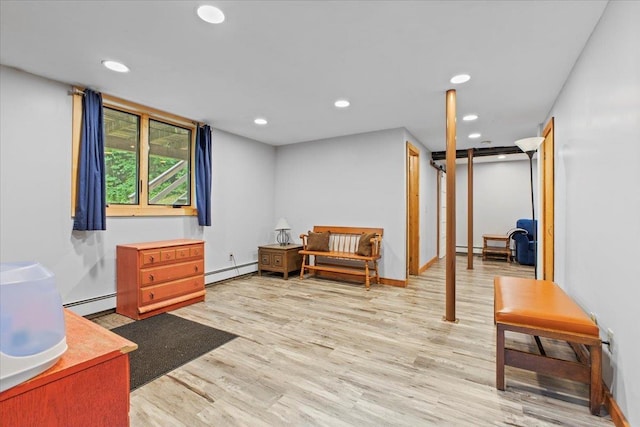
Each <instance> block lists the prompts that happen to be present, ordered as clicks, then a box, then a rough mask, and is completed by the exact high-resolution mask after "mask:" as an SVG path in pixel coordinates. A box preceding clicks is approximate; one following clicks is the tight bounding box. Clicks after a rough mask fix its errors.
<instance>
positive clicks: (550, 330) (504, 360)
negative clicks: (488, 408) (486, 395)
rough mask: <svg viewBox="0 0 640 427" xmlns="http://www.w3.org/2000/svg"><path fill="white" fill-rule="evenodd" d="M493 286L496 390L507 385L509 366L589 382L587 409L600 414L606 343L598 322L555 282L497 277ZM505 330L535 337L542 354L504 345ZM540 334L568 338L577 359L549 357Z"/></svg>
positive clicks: (561, 338)
mask: <svg viewBox="0 0 640 427" xmlns="http://www.w3.org/2000/svg"><path fill="white" fill-rule="evenodd" d="M493 284H494V319H495V323H496V326H497V340H496V388H497V389H498V390H504V389H505V378H504V367H505V365H506V366H513V367H516V368H521V369H526V370H529V371H534V372H538V373H541V374H545V375H549V376H553V377H560V378H566V379H570V380H574V381H579V382H582V383H586V384H589V385H590V396H589V409H590V410H591V413H592V414H595V415H597V414H599V413H600V407H601V406H602V403H603V392H602V343H601V341H600V333H599V330H598V326H597V325H596V324H595V323H594V322H593V321H592V320H591V319H590V318H589V317H588V316H587V315H586V313H585V312H584V311H583V310H582V309H581V308H580V307H579V306H578V305H577V304H576V303H575V302H574V301H573V300H572V299H571V298H570V297H569V296H568V295H567V294H566V293H565V292H564V291H563V290H562V289H561V288H560V287H559V286H558V285H557V284H555V283H553V282H551V281H548V280H535V279H523V278H518V277H504V276H498V277H496V278H495V279H494V282H493ZM506 331H513V332H519V333H522V334H528V335H532V336H534V337H536V341H537V342H538V344H539V348H540V350H541V354H534V353H528V352H525V351H520V350H514V349H510V348H506V347H505V339H504V336H505V332H506ZM540 336H541V337H547V338H552V339H557V340H563V341H567V342H568V343H569V344H571V346H572V347H573V349H574V351H575V352H576V355H577V356H578V361H577V362H575V361H568V360H563V359H556V358H552V357H549V356H546V355H545V354H544V350H543V349H542V347H541V344H540V341H539V339H538V338H537V337H540ZM583 346H584V347H583ZM585 347H586V350H588V353H587V351H585Z"/></svg>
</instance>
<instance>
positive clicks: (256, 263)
mask: <svg viewBox="0 0 640 427" xmlns="http://www.w3.org/2000/svg"><path fill="white" fill-rule="evenodd" d="M252 265H258V261H253V262H247V263H244V264H240V265H234V266H232V267H225V268H221V269H220V270H214V271H209V272H206V273H204V275H205V277H206V276H211V275H212V274H218V273H224V272H225V271H231V270H237V269H239V268H243V267H249V266H252Z"/></svg>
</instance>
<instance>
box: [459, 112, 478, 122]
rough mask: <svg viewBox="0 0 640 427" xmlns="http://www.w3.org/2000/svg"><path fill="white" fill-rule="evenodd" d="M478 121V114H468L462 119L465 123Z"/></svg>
mask: <svg viewBox="0 0 640 427" xmlns="http://www.w3.org/2000/svg"><path fill="white" fill-rule="evenodd" d="M477 119H478V115H477V114H467V115H466V116H464V117H463V118H462V120H464V121H465V122H470V121H472V120H477Z"/></svg>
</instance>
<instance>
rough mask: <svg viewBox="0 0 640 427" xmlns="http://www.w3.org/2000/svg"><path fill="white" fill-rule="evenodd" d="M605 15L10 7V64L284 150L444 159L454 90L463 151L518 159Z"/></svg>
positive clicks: (567, 4)
mask: <svg viewBox="0 0 640 427" xmlns="http://www.w3.org/2000/svg"><path fill="white" fill-rule="evenodd" d="M207 3H208V4H212V5H215V6H218V7H219V8H220V9H222V10H223V12H224V13H225V15H226V20H225V22H224V23H222V24H219V25H212V24H207V23H205V22H203V21H201V20H200V19H199V18H198V17H197V16H196V8H197V7H198V6H199V5H201V4H207ZM606 3H607V2H606V1H592V0H587V1H340V2H338V1H84V2H82V1H6V0H2V1H1V2H0V24H1V29H0V62H1V63H2V64H3V65H7V66H12V67H16V68H19V69H22V70H25V71H28V72H31V73H34V74H38V75H41V76H45V77H48V78H51V79H54V80H58V81H62V82H66V83H70V84H78V85H82V86H88V87H91V88H94V89H97V90H99V91H102V92H104V93H108V94H110V95H114V96H118V97H121V98H125V99H128V100H131V101H134V102H138V103H141V104H145V105H148V106H151V107H154V108H157V109H161V110H165V111H168V112H171V113H174V114H178V115H182V116H185V117H188V118H190V119H193V120H198V121H203V122H207V123H209V124H211V125H213V126H214V127H216V128H218V129H222V130H225V131H228V132H232V133H235V134H238V135H242V136H245V137H249V138H252V139H256V140H258V141H262V142H265V143H268V144H272V145H282V144H290V143H296V142H302V141H309V140H316V139H322V138H329V137H334V136H339V135H347V134H353V133H360V132H367V131H373V130H378V129H387V128H396V127H402V126H404V127H406V128H407V129H408V130H409V131H410V132H411V133H412V134H413V135H414V136H415V137H416V138H418V139H419V140H420V141H421V142H422V143H424V144H425V145H426V146H427V147H428V148H429V149H430V150H432V151H442V150H444V149H445V91H446V90H447V89H450V88H455V89H457V107H458V108H457V111H458V138H457V147H458V148H459V149H467V148H471V147H487V145H486V144H482V145H481V144H480V141H481V140H491V141H492V144H491V145H489V146H506V145H513V142H514V141H515V140H516V139H519V138H523V137H528V136H533V135H536V134H537V132H538V125H539V124H540V123H541V122H543V121H544V120H545V118H546V116H547V114H548V112H549V111H550V109H551V107H552V105H553V102H554V100H555V98H556V96H557V95H558V93H559V91H560V89H561V87H562V85H563V84H564V82H565V80H566V78H567V76H568V74H569V72H570V70H571V68H572V66H573V64H574V63H575V61H576V59H577V58H578V56H579V55H580V52H581V50H582V48H583V47H584V45H585V43H586V41H587V39H588V37H589V35H590V34H591V32H592V31H593V28H594V26H595V25H596V23H597V21H598V19H599V18H600V16H601V14H602V12H603V10H604V7H605V6H606ZM103 59H113V60H117V61H121V62H124V63H125V64H127V65H128V66H129V67H130V68H131V72H129V73H127V74H120V73H114V72H111V71H108V70H106V69H105V68H104V67H102V65H101V60H103ZM458 73H468V74H470V75H471V76H472V78H471V81H470V82H468V83H465V84H463V85H457V86H455V87H454V85H452V84H450V83H449V79H450V78H451V77H452V76H453V75H454V74H458ZM340 97H345V98H347V99H349V100H350V101H351V107H350V108H348V109H345V110H338V109H336V108H335V107H334V106H333V102H334V100H336V99H337V98H340ZM467 113H476V114H478V115H479V116H480V118H479V120H477V121H476V122H473V123H467V122H463V121H462V120H461V117H462V115H464V114H467ZM258 116H263V117H266V118H267V119H268V120H269V124H268V125H267V126H263V127H259V126H257V125H255V124H254V123H253V119H254V118H256V117H258ZM475 131H477V132H480V133H482V138H480V139H478V140H470V139H469V138H468V137H467V135H468V134H469V133H471V132H475Z"/></svg>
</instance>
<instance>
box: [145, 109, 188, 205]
mask: <svg viewBox="0 0 640 427" xmlns="http://www.w3.org/2000/svg"><path fill="white" fill-rule="evenodd" d="M190 148H191V130H189V129H184V128H181V127H178V126H173V125H170V124H167V123H162V122H158V121H156V120H149V204H150V205H173V206H175V205H181V206H183V205H190V204H191V179H190V177H191V173H190V171H191V152H190Z"/></svg>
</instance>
